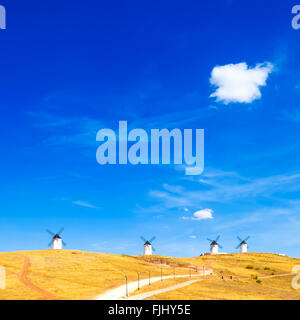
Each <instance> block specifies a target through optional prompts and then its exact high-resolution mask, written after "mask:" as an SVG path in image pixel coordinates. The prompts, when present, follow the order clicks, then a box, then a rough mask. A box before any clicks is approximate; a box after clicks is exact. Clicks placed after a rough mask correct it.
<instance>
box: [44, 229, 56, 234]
mask: <svg viewBox="0 0 300 320" xmlns="http://www.w3.org/2000/svg"><path fill="white" fill-rule="evenodd" d="M46 231H47V232H48V233H49V234H51V236H54V233H53V232H52V231H50V230H49V229H46Z"/></svg>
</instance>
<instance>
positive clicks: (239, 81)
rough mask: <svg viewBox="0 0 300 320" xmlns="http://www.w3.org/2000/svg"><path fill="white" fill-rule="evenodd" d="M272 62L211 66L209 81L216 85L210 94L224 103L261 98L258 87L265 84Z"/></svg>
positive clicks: (244, 101) (243, 101)
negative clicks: (250, 64)
mask: <svg viewBox="0 0 300 320" xmlns="http://www.w3.org/2000/svg"><path fill="white" fill-rule="evenodd" d="M273 68H274V66H273V64H272V63H270V62H266V63H263V64H257V65H256V66H255V67H254V68H250V67H248V65H247V63H245V62H242V63H237V64H227V65H224V66H216V67H214V68H213V70H212V73H211V78H210V83H211V84H212V85H213V86H215V87H217V89H216V91H215V92H214V93H212V94H211V95H210V97H215V98H216V100H217V101H222V102H224V103H225V104H228V103H230V102H240V103H251V102H252V101H254V100H256V99H260V98H261V92H260V89H259V87H260V86H265V85H266V80H267V78H268V76H269V74H270V73H271V72H272V71H273Z"/></svg>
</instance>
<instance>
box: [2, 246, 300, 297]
mask: <svg viewBox="0 0 300 320" xmlns="http://www.w3.org/2000/svg"><path fill="white" fill-rule="evenodd" d="M0 265H1V266H3V267H5V270H6V289H5V290H0V300H6V299H93V297H95V296H96V295H99V294H101V293H103V292H105V291H107V290H109V289H112V288H115V287H118V286H120V285H123V284H124V282H125V275H127V276H128V281H129V282H131V281H136V280H137V272H140V275H141V279H143V278H148V275H149V270H150V272H151V277H157V276H160V274H161V270H162V272H163V275H164V276H165V275H173V274H174V271H175V274H177V275H179V274H189V273H190V270H191V273H192V274H196V273H197V272H200V274H201V270H202V268H203V266H205V268H206V269H207V268H210V269H212V270H213V271H214V275H213V276H211V277H208V278H207V279H206V280H203V281H199V282H197V283H194V284H192V285H190V286H188V287H184V288H181V289H178V290H174V291H169V292H167V293H165V294H161V295H158V296H155V297H153V298H156V299H300V290H298V291H297V290H294V289H292V288H291V279H292V277H293V276H292V275H289V276H284V277H272V278H263V277H264V276H270V275H275V276H276V275H279V274H286V273H290V272H291V270H292V268H293V267H294V266H295V265H300V259H294V258H289V257H286V256H280V255H275V254H263V253H247V254H227V255H215V256H202V257H195V258H171V257H161V256H124V255H113V254H103V253H92V252H84V251H76V250H43V251H24V252H11V253H0ZM222 276H223V277H224V279H221V277H222ZM231 276H232V277H233V279H232V280H231V279H230V277H231ZM237 278H238V279H237ZM186 280H188V279H186V278H185V279H174V280H172V279H169V280H164V281H163V282H162V283H161V282H159V283H154V284H152V285H151V286H147V287H144V288H143V289H142V290H141V291H140V292H144V291H149V290H155V289H158V288H164V287H167V286H171V285H174V283H180V282H182V281H186ZM257 280H260V281H261V283H258V282H259V281H258V282H257ZM153 298H151V299H153Z"/></svg>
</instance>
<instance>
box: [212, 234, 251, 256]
mask: <svg viewBox="0 0 300 320" xmlns="http://www.w3.org/2000/svg"><path fill="white" fill-rule="evenodd" d="M219 239H220V236H217V238H216V239H215V240H211V239H209V238H207V240H208V241H209V242H210V252H209V254H219V248H221V249H222V248H223V247H222V246H221V245H220V244H219V243H218V241H219ZM237 239H238V240H239V244H238V245H237V247H236V248H235V249H238V248H240V253H245V252H248V244H247V241H248V240H249V239H250V236H248V237H246V238H245V239H244V240H242V239H241V238H240V237H239V236H237ZM206 254H207V253H206Z"/></svg>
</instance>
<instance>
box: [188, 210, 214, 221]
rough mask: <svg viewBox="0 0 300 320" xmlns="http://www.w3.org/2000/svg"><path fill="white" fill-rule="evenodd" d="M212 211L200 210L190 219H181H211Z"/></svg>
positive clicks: (189, 218)
mask: <svg viewBox="0 0 300 320" xmlns="http://www.w3.org/2000/svg"><path fill="white" fill-rule="evenodd" d="M212 213H213V210H212V209H202V210H198V211H196V212H195V213H194V214H193V216H192V217H182V219H184V220H206V219H213V215H212Z"/></svg>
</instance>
